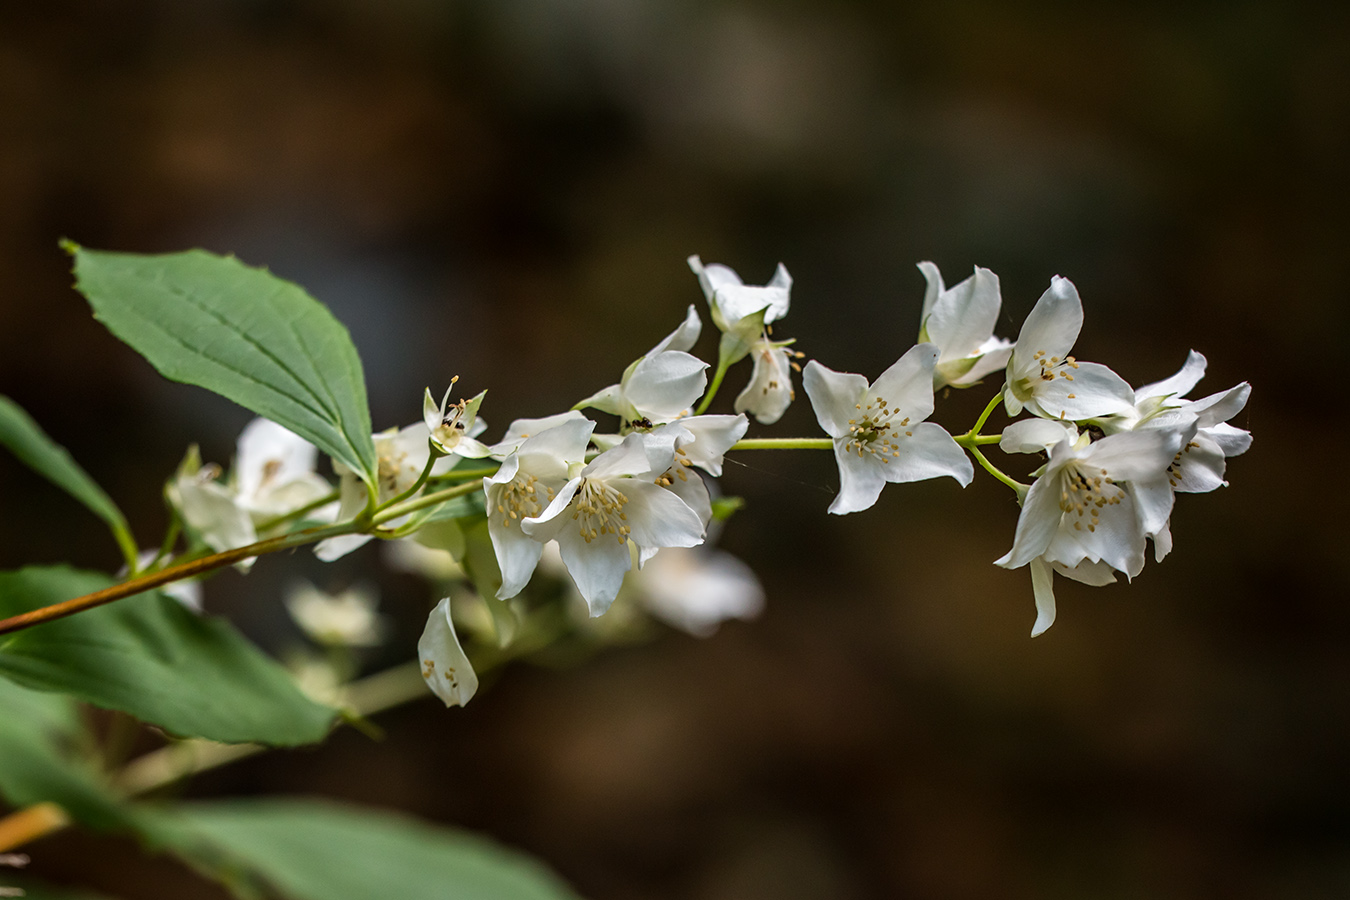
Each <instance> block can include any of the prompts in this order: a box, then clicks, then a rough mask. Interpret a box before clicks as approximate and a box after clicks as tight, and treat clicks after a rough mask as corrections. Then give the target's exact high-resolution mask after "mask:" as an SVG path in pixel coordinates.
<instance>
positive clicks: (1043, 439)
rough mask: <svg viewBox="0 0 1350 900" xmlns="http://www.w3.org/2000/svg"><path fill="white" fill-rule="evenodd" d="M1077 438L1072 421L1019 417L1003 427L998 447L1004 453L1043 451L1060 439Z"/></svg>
mask: <svg viewBox="0 0 1350 900" xmlns="http://www.w3.org/2000/svg"><path fill="white" fill-rule="evenodd" d="M1077 439H1078V429H1077V428H1075V427H1074V426H1073V423H1072V422H1061V421H1059V420H1058V419H1021V420H1019V421H1016V422H1013V423H1012V424H1011V425H1009V426H1008V427H1006V428H1004V429H1003V435H1002V437H1001V438H1000V440H999V442H998V449H1000V450H1002V451H1003V452H1004V453H1044V452H1046V451H1047V450H1049V449H1050V448H1051V447H1053V446H1055V445H1056V444H1058V443H1060V442H1061V441H1066V440H1067V441H1069V442H1070V443H1072V442H1073V441H1075V440H1077Z"/></svg>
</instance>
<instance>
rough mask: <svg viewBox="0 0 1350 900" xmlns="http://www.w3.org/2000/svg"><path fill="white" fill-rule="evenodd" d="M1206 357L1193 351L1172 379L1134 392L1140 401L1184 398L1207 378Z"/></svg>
mask: <svg viewBox="0 0 1350 900" xmlns="http://www.w3.org/2000/svg"><path fill="white" fill-rule="evenodd" d="M1205 366H1206V362H1205V357H1204V356H1203V355H1201V354H1199V353H1196V352H1195V351H1194V350H1192V351H1191V352H1190V353H1188V354H1187V355H1186V361H1185V362H1184V363H1182V364H1181V369H1180V370H1179V371H1178V372H1177V374H1175V375H1173V376H1172V377H1171V378H1165V379H1163V380H1162V381H1155V382H1154V383H1153V384H1146V385H1144V386H1143V387H1141V388H1139V389H1138V390H1136V391H1135V392H1134V395H1135V397H1136V398H1138V399H1140V400H1144V399H1148V398H1150V397H1184V396H1186V395H1187V394H1189V393H1190V392H1191V390H1192V389H1194V388H1195V386H1196V385H1197V384H1199V383H1200V379H1201V378H1204V377H1205Z"/></svg>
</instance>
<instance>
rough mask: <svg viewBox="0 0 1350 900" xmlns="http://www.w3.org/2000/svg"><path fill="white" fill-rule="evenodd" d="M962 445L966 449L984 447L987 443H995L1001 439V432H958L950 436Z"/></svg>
mask: <svg viewBox="0 0 1350 900" xmlns="http://www.w3.org/2000/svg"><path fill="white" fill-rule="evenodd" d="M952 440H954V441H956V443H957V444H959V445H960V446H962V447H965V448H967V449H969V448H971V447H985V446H988V445H989V444H997V443H998V442H999V441H1001V440H1003V435H1001V434H958V435H956V436H955V437H953V438H952Z"/></svg>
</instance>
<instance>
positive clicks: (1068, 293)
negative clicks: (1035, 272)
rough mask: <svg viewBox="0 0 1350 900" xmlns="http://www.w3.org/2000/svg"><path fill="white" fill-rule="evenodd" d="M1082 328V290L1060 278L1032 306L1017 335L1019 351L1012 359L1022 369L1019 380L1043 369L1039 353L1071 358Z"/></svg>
mask: <svg viewBox="0 0 1350 900" xmlns="http://www.w3.org/2000/svg"><path fill="white" fill-rule="evenodd" d="M1082 328H1083V301H1082V300H1080V299H1079V298H1078V289H1077V288H1075V287H1074V286H1073V282H1072V281H1070V280H1069V279H1067V278H1061V277H1059V276H1058V275H1056V276H1055V277H1054V278H1052V279H1050V287H1049V288H1047V289H1046V291H1045V293H1044V294H1042V295H1041V299H1039V300H1037V301H1036V305H1035V306H1034V307H1032V310H1031V313H1030V315H1028V316H1027V318H1026V321H1024V322H1023V323H1022V330H1021V332H1020V333H1019V334H1018V336H1017V349H1016V350H1015V351H1013V357H1012V364H1013V365H1014V366H1017V367H1018V368H1019V372H1018V373H1016V374H1017V377H1021V376H1023V375H1025V374H1027V373H1028V372H1031V371H1035V370H1038V369H1039V368H1040V363H1038V362H1036V361H1035V359H1034V355H1035V354H1036V353H1037V352H1038V351H1044V355H1045V356H1058V357H1060V358H1061V359H1062V358H1063V357H1065V356H1068V355H1069V351H1070V350H1072V349H1073V344H1074V341H1076V340H1078V332H1079V331H1081V330H1082Z"/></svg>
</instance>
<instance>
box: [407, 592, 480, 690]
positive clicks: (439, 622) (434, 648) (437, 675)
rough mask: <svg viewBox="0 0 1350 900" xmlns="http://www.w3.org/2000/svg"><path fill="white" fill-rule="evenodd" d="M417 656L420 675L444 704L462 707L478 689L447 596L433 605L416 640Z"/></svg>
mask: <svg viewBox="0 0 1350 900" xmlns="http://www.w3.org/2000/svg"><path fill="white" fill-rule="evenodd" d="M417 655H418V657H419V658H420V659H421V661H422V677H423V678H424V679H426V682H427V687H429V688H431V692H432V693H433V694H435V695H436V696H437V697H440V698H441V700H442V702H444V703H445V705H446V706H463V705H464V704H466V703H468V702H469V701H470V700H472V699H473V695H474V694H475V693H476V692H477V691H478V675H477V674H476V673H475V672H474V670H473V666H472V665H470V663H469V658H468V657H467V656H466V655H465V654H464V648H462V647H461V646H460V645H459V636H458V635H457V634H455V623H454V621H453V620H452V619H451V618H450V598H449V597H446V598H445V599H444V600H442V601H441V602H440V603H438V604H436V608H435V609H433V610H432V611H431V615H429V616H427V625H426V628H425V629H423V631H422V638H421V640H419V641H418V642H417Z"/></svg>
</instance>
